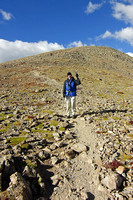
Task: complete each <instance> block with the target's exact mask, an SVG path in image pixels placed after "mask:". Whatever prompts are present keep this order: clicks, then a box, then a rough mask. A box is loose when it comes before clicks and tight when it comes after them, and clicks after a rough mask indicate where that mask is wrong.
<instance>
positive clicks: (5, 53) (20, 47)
mask: <svg viewBox="0 0 133 200" xmlns="http://www.w3.org/2000/svg"><path fill="white" fill-rule="evenodd" d="M59 49H64V46H63V45H60V44H58V43H48V42H47V41H39V42H33V43H29V42H23V41H19V40H16V41H8V40H3V39H0V62H5V61H8V60H13V59H18V58H21V57H25V56H31V55H35V54H39V53H43V52H48V51H54V50H59Z"/></svg>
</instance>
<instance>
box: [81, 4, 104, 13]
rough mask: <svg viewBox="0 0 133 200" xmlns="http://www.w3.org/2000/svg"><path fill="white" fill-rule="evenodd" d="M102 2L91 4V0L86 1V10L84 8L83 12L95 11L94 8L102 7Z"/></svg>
mask: <svg viewBox="0 0 133 200" xmlns="http://www.w3.org/2000/svg"><path fill="white" fill-rule="evenodd" d="M102 5H103V3H100V4H92V3H91V1H90V2H89V3H88V5H87V7H86V10H85V13H86V14H90V13H93V12H95V10H98V9H100V8H101V7H102Z"/></svg>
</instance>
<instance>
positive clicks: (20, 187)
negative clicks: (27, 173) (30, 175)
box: [7, 172, 33, 200]
mask: <svg viewBox="0 0 133 200" xmlns="http://www.w3.org/2000/svg"><path fill="white" fill-rule="evenodd" d="M7 191H9V192H10V193H11V194H12V193H13V196H14V197H15V199H17V200H32V199H33V198H32V191H31V189H30V186H29V183H28V182H26V181H25V179H24V178H23V177H22V176H21V174H19V173H18V172H15V173H14V174H12V175H11V176H10V184H9V187H8V189H7Z"/></svg>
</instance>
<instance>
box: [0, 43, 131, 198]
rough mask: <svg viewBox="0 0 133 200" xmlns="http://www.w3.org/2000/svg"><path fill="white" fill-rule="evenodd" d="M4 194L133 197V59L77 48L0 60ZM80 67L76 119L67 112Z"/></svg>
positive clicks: (0, 195)
mask: <svg viewBox="0 0 133 200" xmlns="http://www.w3.org/2000/svg"><path fill="white" fill-rule="evenodd" d="M0 71H1V73H0V85H1V87H0V192H1V193H0V199H1V200H4V199H13V200H16V199H23V200H30V199H31V200H34V199H38V200H39V199H40V200H41V199H51V200H56V199H57V200H59V199H61V200H62V199H70V200H75V199H78V200H82V199H89V200H93V199H96V200H104V199H108V200H110V199H111V200H126V199H129V200H131V199H132V198H133V190H132V188H133V185H132V170H133V58H132V57H130V56H128V55H126V54H123V53H121V52H119V51H116V50H115V49H111V48H108V47H78V48H72V49H66V50H59V51H54V52H49V53H45V54H39V55H36V56H31V57H26V58H22V59H18V60H13V61H10V62H6V63H2V64H0ZM68 71H71V72H72V74H73V76H75V74H76V72H78V74H79V77H80V79H81V82H82V84H81V85H80V86H79V87H78V96H77V118H76V119H75V120H72V119H70V120H68V119H66V117H65V102H64V99H63V97H62V87H63V82H64V80H65V79H66V74H67V72H68Z"/></svg>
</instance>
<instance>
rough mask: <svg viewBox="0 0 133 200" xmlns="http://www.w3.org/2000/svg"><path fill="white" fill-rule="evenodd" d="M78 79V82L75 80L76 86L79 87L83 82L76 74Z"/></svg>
mask: <svg viewBox="0 0 133 200" xmlns="http://www.w3.org/2000/svg"><path fill="white" fill-rule="evenodd" d="M76 78H77V80H75V84H76V86H77V85H80V84H81V81H80V79H79V75H78V74H76Z"/></svg>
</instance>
